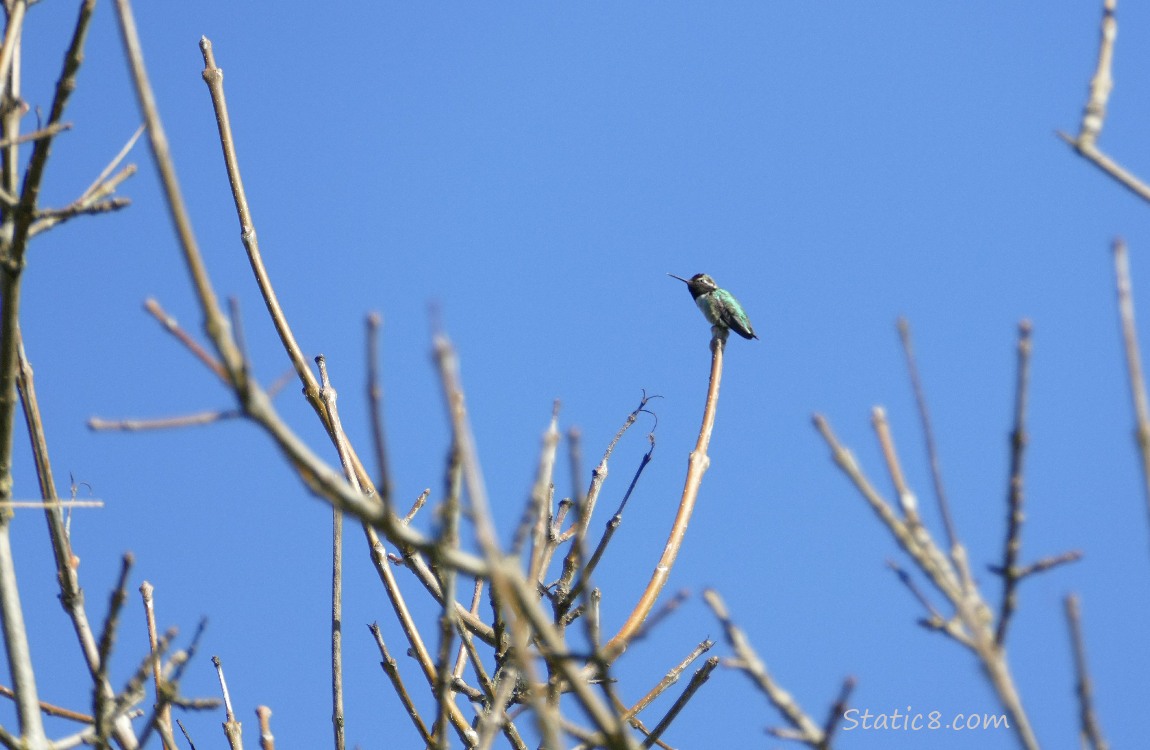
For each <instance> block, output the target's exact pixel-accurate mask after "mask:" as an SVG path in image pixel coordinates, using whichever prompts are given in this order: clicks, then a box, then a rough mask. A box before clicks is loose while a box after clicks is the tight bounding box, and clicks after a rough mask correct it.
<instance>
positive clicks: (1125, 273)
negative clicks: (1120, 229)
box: [1114, 239, 1150, 518]
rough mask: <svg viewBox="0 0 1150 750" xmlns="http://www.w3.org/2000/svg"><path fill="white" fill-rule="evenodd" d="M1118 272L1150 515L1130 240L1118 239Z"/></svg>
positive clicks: (1148, 428) (1148, 410)
mask: <svg viewBox="0 0 1150 750" xmlns="http://www.w3.org/2000/svg"><path fill="white" fill-rule="evenodd" d="M1114 275H1115V277H1116V279H1117V287H1118V316H1119V318H1120V320H1121V322H1122V343H1123V348H1124V349H1125V351H1126V372H1127V374H1128V375H1129V378H1130V398H1131V401H1132V402H1133V406H1134V421H1135V429H1134V438H1135V440H1136V441H1137V444H1138V453H1139V456H1140V457H1141V458H1142V482H1143V490H1144V492H1145V496H1146V513H1147V516H1148V518H1150V399H1147V397H1146V378H1145V376H1144V374H1143V370H1142V354H1141V352H1140V350H1139V347H1138V330H1137V328H1136V325H1135V317H1134V295H1133V292H1132V291H1131V284H1130V259H1129V257H1128V256H1127V253H1126V243H1125V242H1123V241H1122V240H1121V239H1117V240H1115V241H1114Z"/></svg>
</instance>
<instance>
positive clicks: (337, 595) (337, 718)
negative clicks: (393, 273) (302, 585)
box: [315, 354, 359, 750]
mask: <svg viewBox="0 0 1150 750" xmlns="http://www.w3.org/2000/svg"><path fill="white" fill-rule="evenodd" d="M315 362H316V364H317V365H318V366H319V375H320V393H319V395H320V398H321V399H322V400H323V403H324V409H325V411H326V412H327V421H328V423H329V424H330V425H331V426H332V435H333V437H334V438H335V444H336V451H337V452H338V453H339V461H340V464H341V465H342V466H343V467H344V475H345V476H346V478H347V480H348V482H349V483H350V484H351V485H352V486H353V487H355V488H356V489H359V483H358V482H357V481H356V477H355V470H354V469H353V468H352V465H351V461H350V459H349V450H348V441H347V435H346V434H345V433H344V431H343V425H342V424H341V423H340V419H339V411H338V410H337V409H336V397H337V394H336V390H335V388H333V387H332V385H331V380H330V379H329V378H328V374H327V361H326V360H325V359H324V357H323V355H322V354H321V355H319V356H318V357H316V358H315ZM331 513H332V536H331V704H332V705H331V723H332V731H333V733H334V740H335V750H344V746H345V739H344V726H343V722H344V717H343V512H342V511H340V509H339V508H337V507H334V506H333V507H332V509H331Z"/></svg>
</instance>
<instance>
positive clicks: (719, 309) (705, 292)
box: [667, 273, 758, 339]
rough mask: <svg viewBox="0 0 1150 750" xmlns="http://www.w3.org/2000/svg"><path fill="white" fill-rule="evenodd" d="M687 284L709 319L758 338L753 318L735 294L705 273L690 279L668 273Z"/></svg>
mask: <svg viewBox="0 0 1150 750" xmlns="http://www.w3.org/2000/svg"><path fill="white" fill-rule="evenodd" d="M667 275H668V276H670V277H671V278H673V279H678V280H679V281H681V282H683V283H684V284H686V285H687V289H689V290H690V291H691V297H693V298H694V300H695V304H696V305H698V306H699V309H700V310H702V311H703V316H704V317H706V319H707V321H708V322H709V323H710V324H711V325H713V326H718V327H719V328H729V329H730V330H732V331H734V332H735V333H737V334H739V335H740V336H742V337H743V338H745V339H757V338H758V336H756V335H755V329H754V328H752V327H751V320H750V318H748V317H747V313H746V312H744V311H743V306H742V305H740V304H739V301H738V300H737V299H735V296H734V295H733V294H731V293H730V292H728V291H727V290H726V289H720V288H719V285H718V284H716V283H715V280H714V279H712V278H711V277H710V276H708V275H707V274H705V273H697V274H695V275H694V276H692V277H691V278H689V279H684V278H683V277H682V276H676V275H675V274H673V273H669V274H667Z"/></svg>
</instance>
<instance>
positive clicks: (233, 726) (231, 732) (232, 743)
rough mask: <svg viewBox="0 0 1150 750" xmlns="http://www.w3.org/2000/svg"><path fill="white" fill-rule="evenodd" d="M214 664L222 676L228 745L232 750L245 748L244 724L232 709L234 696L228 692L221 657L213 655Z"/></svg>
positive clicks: (221, 684) (225, 731) (225, 729)
mask: <svg viewBox="0 0 1150 750" xmlns="http://www.w3.org/2000/svg"><path fill="white" fill-rule="evenodd" d="M212 664H213V665H215V668H216V676H217V677H219V678H220V692H221V693H222V694H223V696H224V717H225V718H224V735H225V736H226V737H227V738H228V747H230V748H231V750H243V746H244V740H243V724H242V723H241V722H239V721H237V720H236V712H235V711H234V710H232V696H231V694H230V693H228V682H227V680H225V679H224V666H223V664H221V663H220V657H218V656H213V657H212Z"/></svg>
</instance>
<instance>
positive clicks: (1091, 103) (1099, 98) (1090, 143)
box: [1057, 0, 1150, 201]
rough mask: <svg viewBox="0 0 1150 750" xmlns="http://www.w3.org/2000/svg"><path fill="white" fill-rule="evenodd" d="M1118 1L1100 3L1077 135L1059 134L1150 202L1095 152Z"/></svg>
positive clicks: (1142, 188)
mask: <svg viewBox="0 0 1150 750" xmlns="http://www.w3.org/2000/svg"><path fill="white" fill-rule="evenodd" d="M1117 5H1118V3H1117V0H1103V4H1102V28H1101V35H1100V39H1099V43H1098V63H1097V65H1096V66H1095V69H1094V76H1093V78H1091V79H1090V92H1089V94H1088V96H1087V99H1086V106H1085V107H1083V109H1082V123H1081V124H1080V125H1079V128H1078V135H1077V136H1071V135H1067V134H1066V133H1063V132H1062V131H1058V133H1057V135H1058V137H1059V138H1061V139H1062V141H1063V142H1064V143H1066V144H1067V145H1068V146H1070V147H1071V148H1073V149H1074V150H1075V151H1076V152H1077V153H1078V154H1079V155H1080V156H1082V157H1083V158H1084V159H1086V160H1087V161H1089V162H1090V163H1091V164H1093V165H1094V166H1096V167H1098V168H1099V169H1101V170H1102V171H1103V172H1104V173H1105V174H1107V175H1109V176H1110V177H1111V178H1113V179H1114V180H1116V181H1117V182H1118V184H1120V185H1122V187H1124V188H1126V189H1127V190H1129V191H1130V192H1132V193H1134V194H1135V195H1137V196H1138V197H1139V198H1141V199H1142V200H1145V201H1150V186H1148V185H1147V184H1146V183H1145V182H1143V181H1142V180H1140V179H1139V178H1138V177H1136V176H1135V175H1134V174H1133V173H1131V172H1130V171H1128V170H1127V169H1125V168H1124V167H1122V166H1121V165H1120V164H1118V163H1117V162H1116V161H1114V160H1113V159H1112V158H1110V157H1109V156H1107V155H1106V154H1104V153H1103V152H1102V151H1101V150H1100V149H1099V148H1098V137H1099V136H1100V135H1101V134H1102V127H1103V125H1105V123H1106V107H1107V104H1108V102H1109V100H1110V92H1111V91H1112V90H1113V88H1114V78H1113V76H1112V74H1111V68H1112V66H1113V63H1114V40H1115V39H1117V38H1118V20H1117V17H1116V15H1115V11H1116V9H1117Z"/></svg>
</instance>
